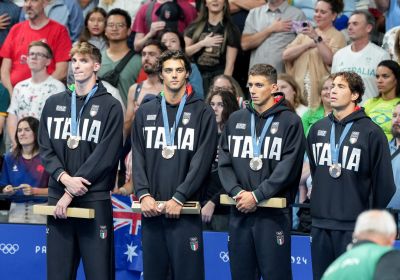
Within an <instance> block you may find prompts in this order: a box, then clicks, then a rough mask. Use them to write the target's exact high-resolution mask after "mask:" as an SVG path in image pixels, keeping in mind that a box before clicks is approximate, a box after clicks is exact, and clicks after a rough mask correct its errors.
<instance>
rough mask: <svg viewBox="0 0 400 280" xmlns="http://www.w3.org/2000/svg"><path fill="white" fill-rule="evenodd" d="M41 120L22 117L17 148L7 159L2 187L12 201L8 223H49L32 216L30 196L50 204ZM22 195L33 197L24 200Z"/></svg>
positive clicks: (7, 155) (4, 163)
mask: <svg viewBox="0 0 400 280" xmlns="http://www.w3.org/2000/svg"><path fill="white" fill-rule="evenodd" d="M38 128H39V121H38V120H37V119H36V118H33V117H26V118H22V119H21V120H19V121H18V124H17V131H16V133H15V141H16V143H17V145H16V147H15V149H14V150H13V151H12V152H9V153H7V154H6V155H5V157H4V162H3V167H2V172H1V175H0V188H1V189H2V192H3V193H5V194H9V195H10V196H11V199H13V198H18V200H16V202H12V203H11V207H10V212H9V217H8V220H9V222H10V223H46V217H45V216H38V215H33V201H32V197H31V196H42V198H41V199H40V198H39V199H37V198H36V199H35V203H37V202H38V201H40V202H45V201H47V197H45V196H47V194H48V188H47V184H48V181H49V175H48V174H47V173H46V171H45V170H44V167H43V165H42V162H41V159H40V156H39V144H38V140H37V135H38ZM23 195H27V196H30V197H26V198H24V197H23Z"/></svg>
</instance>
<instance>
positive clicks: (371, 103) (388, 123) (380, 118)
mask: <svg viewBox="0 0 400 280" xmlns="http://www.w3.org/2000/svg"><path fill="white" fill-rule="evenodd" d="M398 102H400V97H396V98H394V99H392V100H383V99H382V98H381V97H375V98H370V99H368V100H367V101H366V102H365V104H364V108H365V113H366V114H367V115H368V116H369V117H370V118H371V119H372V121H373V122H374V123H376V124H377V125H379V126H380V127H381V128H382V129H383V132H385V135H386V137H387V139H388V140H390V139H392V138H393V136H392V133H391V129H392V114H393V109H394V107H395V106H396V104H397V103H398Z"/></svg>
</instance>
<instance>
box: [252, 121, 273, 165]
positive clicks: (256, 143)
mask: <svg viewBox="0 0 400 280" xmlns="http://www.w3.org/2000/svg"><path fill="white" fill-rule="evenodd" d="M273 118H274V116H273V115H272V116H269V117H268V119H267V121H266V122H265V124H264V127H263V129H262V131H261V135H260V138H258V139H257V135H256V128H255V126H256V125H255V117H254V114H251V138H252V141H253V158H257V157H259V156H260V151H261V146H262V142H263V140H264V138H265V135H266V134H267V130H268V128H269V126H270V125H271V123H272V119H273Z"/></svg>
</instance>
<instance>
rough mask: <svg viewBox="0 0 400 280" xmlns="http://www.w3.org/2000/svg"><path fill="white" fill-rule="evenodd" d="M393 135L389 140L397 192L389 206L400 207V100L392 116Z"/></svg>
mask: <svg viewBox="0 0 400 280" xmlns="http://www.w3.org/2000/svg"><path fill="white" fill-rule="evenodd" d="M392 135H393V139H392V140H391V141H389V148H390V154H391V157H392V169H393V177H394V183H395V184H396V193H395V194H394V196H393V198H392V200H391V201H390V203H389V205H388V208H395V209H400V155H399V154H400V149H399V148H400V102H398V103H397V104H396V106H395V107H394V110H393V116H392Z"/></svg>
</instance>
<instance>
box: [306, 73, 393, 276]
mask: <svg viewBox="0 0 400 280" xmlns="http://www.w3.org/2000/svg"><path fill="white" fill-rule="evenodd" d="M333 78H334V79H333V88H332V91H331V100H332V101H331V106H332V108H333V113H331V114H329V115H328V116H327V117H325V118H323V119H322V120H320V121H318V122H317V123H316V124H315V125H313V126H312V127H311V130H310V133H309V135H308V138H307V141H308V145H307V152H308V156H309V159H310V168H311V175H312V186H313V188H312V193H311V216H312V230H311V237H312V245H311V253H312V264H313V276H314V279H320V278H321V277H322V275H323V273H324V271H325V269H326V268H327V267H328V266H329V265H330V264H331V263H332V262H333V261H334V260H335V259H336V258H337V257H338V256H340V255H341V254H342V253H344V252H345V250H346V246H347V245H348V244H349V243H350V242H351V240H352V232H353V230H354V225H355V221H356V219H357V216H358V215H359V214H360V213H361V212H363V211H364V210H367V209H370V208H385V207H386V206H387V205H388V203H389V201H390V199H391V197H392V196H393V194H394V192H395V185H394V181H393V174H392V168H391V158H390V152H389V147H388V142H387V139H386V137H385V134H384V133H383V131H382V129H381V128H380V127H379V126H377V125H376V124H375V123H373V122H372V120H371V119H370V118H369V117H368V116H367V115H366V114H365V112H364V109H363V108H360V107H358V106H356V104H357V103H358V102H360V101H361V97H362V95H363V93H364V85H363V83H362V80H361V78H360V77H359V76H358V75H357V74H355V73H351V72H341V73H336V74H334V76H333ZM333 125H334V131H335V139H334V140H333V139H332V140H333V142H332V143H334V145H333V146H335V145H338V144H339V142H340V139H339V138H340V137H342V138H343V142H342V143H341V145H340V144H339V145H338V147H339V152H338V163H339V164H340V168H339V170H340V171H339V172H338V170H336V171H335V170H334V169H332V166H333V165H334V161H335V160H334V157H333V154H334V153H335V152H334V151H331V144H330V142H331V139H330V138H331V129H332V127H333ZM350 125H351V126H350ZM346 126H347V127H348V128H349V129H348V132H347V134H346Z"/></svg>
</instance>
